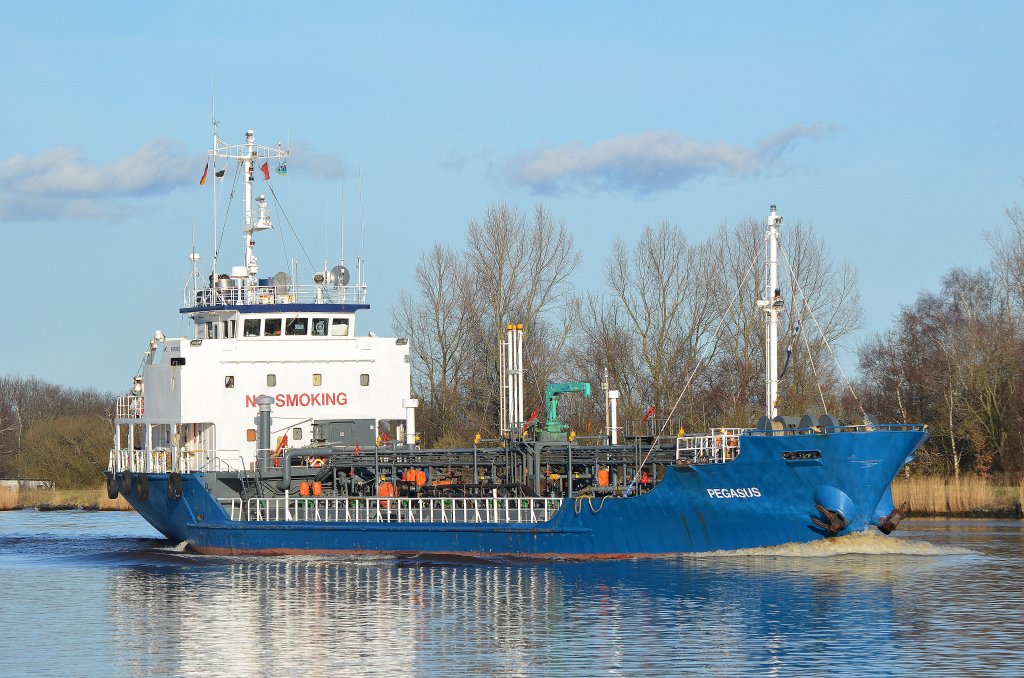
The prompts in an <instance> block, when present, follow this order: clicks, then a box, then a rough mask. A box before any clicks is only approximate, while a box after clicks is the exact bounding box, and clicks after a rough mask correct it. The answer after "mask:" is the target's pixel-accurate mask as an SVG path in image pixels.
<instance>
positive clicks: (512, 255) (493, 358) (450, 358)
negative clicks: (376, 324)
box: [392, 204, 579, 443]
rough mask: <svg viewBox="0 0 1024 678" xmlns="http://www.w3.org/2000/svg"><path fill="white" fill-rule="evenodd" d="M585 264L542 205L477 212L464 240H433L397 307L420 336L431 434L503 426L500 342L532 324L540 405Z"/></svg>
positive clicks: (419, 372) (404, 325)
mask: <svg viewBox="0 0 1024 678" xmlns="http://www.w3.org/2000/svg"><path fill="white" fill-rule="evenodd" d="M578 264H579V252H578V251H577V249H576V247H575V244H574V241H573V237H572V235H571V234H570V233H569V231H568V229H566V227H565V225H564V223H563V222H561V221H559V220H556V219H555V218H553V217H552V216H551V214H550V213H549V212H548V211H547V210H546V209H545V208H544V206H543V205H538V206H537V207H536V208H535V209H534V211H533V214H532V219H531V218H528V216H527V215H525V214H523V213H521V212H519V211H518V210H515V209H513V208H511V207H509V206H508V205H505V204H499V205H495V206H493V207H490V208H488V210H487V213H486V214H485V216H484V218H483V219H482V220H479V221H478V220H475V219H474V220H472V221H470V223H469V225H468V227H467V229H466V242H465V247H464V248H448V247H442V246H441V245H436V246H435V247H434V249H433V250H432V252H431V254H430V255H428V256H427V257H425V258H423V259H421V261H420V263H419V265H418V266H417V269H416V292H415V293H414V294H412V295H410V294H403V295H402V297H401V298H400V300H399V302H398V304H397V305H396V306H395V307H394V308H393V309H392V320H393V323H394V326H395V329H396V331H397V332H399V333H401V334H404V335H406V336H408V337H409V339H410V341H411V342H412V344H413V349H412V360H413V371H414V375H415V378H414V384H415V388H416V391H417V393H418V394H420V396H421V397H422V398H424V399H425V400H426V401H427V402H426V403H425V407H424V415H425V420H424V422H423V423H424V425H425V426H429V427H433V433H432V435H433V436H435V438H434V440H435V441H438V440H442V441H444V442H446V443H455V442H458V441H462V442H465V440H464V439H465V438H468V437H470V436H471V434H472V432H474V431H489V430H493V429H495V428H496V425H497V418H498V417H497V407H498V394H499V391H498V341H499V337H500V336H501V335H502V334H503V330H504V328H505V326H506V325H508V324H509V323H523V324H524V325H525V326H526V333H525V342H526V346H525V354H526V370H527V373H526V378H525V389H526V393H527V394H528V395H530V396H531V397H532V399H533V400H534V401H536V402H537V403H538V404H539V403H540V401H541V399H542V396H543V390H544V385H545V384H546V383H547V382H548V381H549V380H550V379H551V378H552V375H554V374H555V373H556V372H557V370H558V367H559V366H560V365H561V359H562V353H563V349H564V346H565V342H566V334H567V332H566V321H565V312H566V302H567V301H568V299H569V294H570V292H571V285H570V280H571V278H572V274H573V272H574V271H575V269H576V267H577V265H578Z"/></svg>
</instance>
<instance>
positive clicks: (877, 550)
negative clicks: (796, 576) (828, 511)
mask: <svg viewBox="0 0 1024 678" xmlns="http://www.w3.org/2000/svg"><path fill="white" fill-rule="evenodd" d="M971 553H973V551H970V550H969V549H965V548H960V547H958V546H936V545H935V544H932V543H930V542H927V541H923V540H921V539H903V538H900V537H888V536H886V535H884V534H882V533H880V532H874V531H872V532H854V533H851V534H847V535H843V536H842V537H830V538H828V539H820V540H818V541H812V542H806V543H791V544H782V545H780V546H764V547H759V548H749V549H737V550H735V551H709V552H706V553H694V554H692V555H691V556H690V557H693V558H747V557H750V556H759V557H776V558H831V557H834V556H846V555H870V556H962V555H969V554H971Z"/></svg>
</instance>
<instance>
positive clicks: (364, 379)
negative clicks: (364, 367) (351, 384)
mask: <svg viewBox="0 0 1024 678" xmlns="http://www.w3.org/2000/svg"><path fill="white" fill-rule="evenodd" d="M359 385H360V386H369V385H370V375H368V374H360V375H359Z"/></svg>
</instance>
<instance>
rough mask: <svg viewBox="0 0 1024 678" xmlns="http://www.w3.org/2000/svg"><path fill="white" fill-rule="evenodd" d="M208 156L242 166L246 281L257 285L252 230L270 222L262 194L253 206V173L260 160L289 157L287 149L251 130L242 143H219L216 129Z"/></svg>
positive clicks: (257, 268)
mask: <svg viewBox="0 0 1024 678" xmlns="http://www.w3.org/2000/svg"><path fill="white" fill-rule="evenodd" d="M210 157H211V158H213V159H214V162H215V164H216V159H217V158H223V159H225V160H236V161H238V163H239V164H240V165H241V167H242V173H243V174H242V176H243V177H244V181H245V192H244V196H243V206H242V208H243V212H244V219H245V222H244V223H243V225H242V237H243V238H244V251H245V268H246V273H247V274H248V284H249V286H250V287H254V286H255V285H256V274H257V273H258V272H259V266H258V264H257V260H256V255H255V254H253V248H255V246H256V241H255V239H254V237H255V233H256V232H257V231H263V230H266V229H268V228H271V225H272V224H271V222H270V214H269V212H268V211H267V198H266V196H263V195H261V196H259V197H258V198H256V205H255V208H254V205H253V193H252V189H253V180H254V174H255V172H256V168H257V165H258V163H260V161H262V162H263V163H264V164H266V163H269V162H270V161H271V160H281V161H283V160H286V159H287V158H288V151H285V150H282V149H280V148H272V147H270V146H261V145H259V144H257V143H256V134H255V133H254V132H253V131H252V130H251V129H250V130H246V132H245V143H244V144H237V145H234V146H226V145H221V143H220V138H219V137H218V136H217V133H216V128H215V130H214V146H213V150H212V151H210ZM214 180H215V182H216V174H214ZM256 209H258V214H257V213H256ZM214 215H215V217H216V205H215V210H214ZM215 228H216V227H215ZM215 236H216V233H215ZM215 265H216V264H215Z"/></svg>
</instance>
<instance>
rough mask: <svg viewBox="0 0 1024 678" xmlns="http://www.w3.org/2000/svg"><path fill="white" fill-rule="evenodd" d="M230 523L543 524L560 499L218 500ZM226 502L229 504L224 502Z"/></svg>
mask: <svg viewBox="0 0 1024 678" xmlns="http://www.w3.org/2000/svg"><path fill="white" fill-rule="evenodd" d="M222 501H223V503H224V504H226V506H225V508H226V509H227V510H228V514H229V515H230V516H231V519H232V520H246V521H255V522H264V521H303V522H327V523H506V524H512V523H546V522H547V521H549V520H551V518H553V517H554V515H555V514H556V513H558V510H559V508H560V507H561V505H562V500H561V499H547V498H537V497H480V498H478V497H467V498H445V497H430V498H403V497H397V498H396V497H387V498H385V497H267V498H259V497H254V498H252V499H249V500H248V502H243V500H242V499H239V498H234V499H230V500H222ZM228 502H230V503H228Z"/></svg>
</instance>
